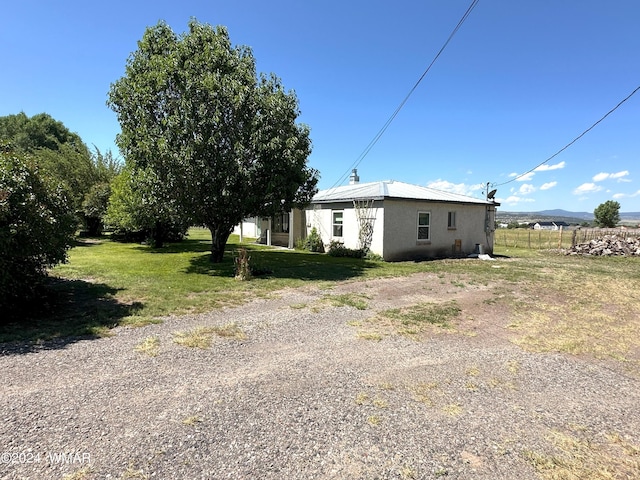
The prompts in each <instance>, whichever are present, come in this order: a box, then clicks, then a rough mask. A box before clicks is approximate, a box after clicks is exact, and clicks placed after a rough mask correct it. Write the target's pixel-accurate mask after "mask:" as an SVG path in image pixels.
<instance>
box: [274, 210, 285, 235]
mask: <svg viewBox="0 0 640 480" xmlns="http://www.w3.org/2000/svg"><path fill="white" fill-rule="evenodd" d="M272 230H273V233H289V214H288V213H281V214H279V215H276V216H274V217H273V226H272Z"/></svg>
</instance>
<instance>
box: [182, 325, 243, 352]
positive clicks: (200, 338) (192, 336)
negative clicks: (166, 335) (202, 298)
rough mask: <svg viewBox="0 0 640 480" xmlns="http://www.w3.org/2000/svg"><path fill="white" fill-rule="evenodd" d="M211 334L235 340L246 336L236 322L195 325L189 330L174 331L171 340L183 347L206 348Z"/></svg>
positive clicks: (211, 337) (209, 344)
mask: <svg viewBox="0 0 640 480" xmlns="http://www.w3.org/2000/svg"><path fill="white" fill-rule="evenodd" d="M213 335H217V336H219V337H225V338H230V339H235V340H244V339H246V338H247V335H246V334H245V332H244V331H243V330H242V329H241V328H240V327H239V326H238V325H237V324H236V323H229V324H227V325H222V326H215V327H197V328H195V329H193V330H189V331H181V332H174V333H173V341H174V342H175V343H177V344H178V345H182V346H183V347H189V348H200V349H207V348H209V347H210V346H211V342H212V340H213Z"/></svg>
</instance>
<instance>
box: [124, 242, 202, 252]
mask: <svg viewBox="0 0 640 480" xmlns="http://www.w3.org/2000/svg"><path fill="white" fill-rule="evenodd" d="M136 250H142V251H145V252H149V253H188V252H189V253H197V252H209V251H211V242H210V241H209V242H207V241H205V240H197V239H193V240H190V239H185V240H182V241H180V242H173V243H167V244H165V245H164V246H163V247H159V248H154V247H151V246H149V245H138V246H136Z"/></svg>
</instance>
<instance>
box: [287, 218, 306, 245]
mask: <svg viewBox="0 0 640 480" xmlns="http://www.w3.org/2000/svg"><path fill="white" fill-rule="evenodd" d="M289 218H290V224H289V232H290V236H289V248H293V247H295V245H296V242H297V241H298V240H300V239H304V238H306V237H307V219H306V211H305V210H299V209H296V210H292V211H291V215H290V217H289Z"/></svg>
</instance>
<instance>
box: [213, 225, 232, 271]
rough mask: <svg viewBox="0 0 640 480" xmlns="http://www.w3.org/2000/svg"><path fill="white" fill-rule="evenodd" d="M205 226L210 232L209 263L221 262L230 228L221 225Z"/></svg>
mask: <svg viewBox="0 0 640 480" xmlns="http://www.w3.org/2000/svg"><path fill="white" fill-rule="evenodd" d="M207 228H208V229H209V231H210V232H211V263H221V262H222V258H223V257H224V247H225V245H226V244H227V240H229V235H231V230H232V229H231V228H228V227H224V226H221V225H207Z"/></svg>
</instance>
